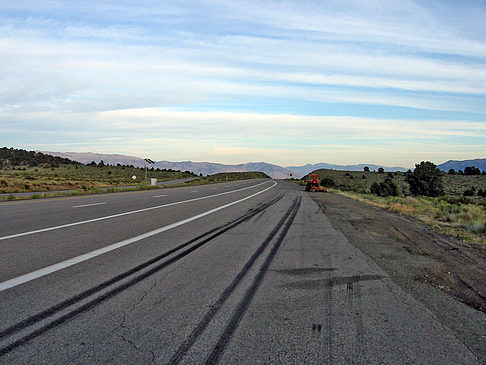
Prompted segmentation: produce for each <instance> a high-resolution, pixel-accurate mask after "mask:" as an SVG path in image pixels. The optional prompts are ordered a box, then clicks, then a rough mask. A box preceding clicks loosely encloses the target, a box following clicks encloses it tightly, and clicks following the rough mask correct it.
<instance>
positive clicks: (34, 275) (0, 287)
mask: <svg viewBox="0 0 486 365" xmlns="http://www.w3.org/2000/svg"><path fill="white" fill-rule="evenodd" d="M259 185H261V184H259ZM275 185H277V183H276V182H275V181H273V185H272V186H270V187H268V188H265V189H263V190H262V191H259V192H257V193H254V194H252V195H249V196H247V197H246V198H243V199H239V200H236V201H234V202H231V203H228V204H225V205H222V206H220V207H217V208H214V209H211V210H208V211H206V212H204V213H200V214H197V215H195V216H192V217H190V218H186V219H183V220H181V221H179V222H176V223H172V224H169V225H168V226H165V227H161V228H158V229H155V230H153V231H150V232H147V233H143V234H141V235H138V236H135V237H132V238H128V239H126V240H123V241H120V242H117V243H114V244H112V245H109V246H106V247H103V248H100V249H98V250H94V251H91V252H88V253H85V254H84V255H80V256H76V257H73V258H71V259H68V260H65V261H62V262H59V263H57V264H54V265H51V266H47V267H44V268H42V269H39V270H36V271H32V272H30V273H28V274H25V275H22V276H19V277H16V278H13V279H10V280H7V281H4V282H2V283H0V292H2V291H4V290H7V289H10V288H13V287H15V286H18V285H21V284H24V283H27V282H29V281H31V280H35V279H38V278H40V277H43V276H46V275H49V274H52V273H53V272H56V271H59V270H62V269H65V268H66V267H69V266H72V265H76V264H79V263H81V262H83V261H86V260H89V259H92V258H93V257H96V256H100V255H103V254H105V253H107V252H110V251H113V250H116V249H118V248H120V247H124V246H127V245H130V244H132V243H134V242H137V241H140V240H143V239H145V238H148V237H151V236H154V235H156V234H159V233H162V232H165V231H168V230H169V229H172V228H176V227H179V226H182V225H183V224H186V223H189V222H192V221H194V220H196V219H199V218H202V217H205V216H207V215H209V214H212V213H215V212H217V211H219V210H221V209H225V208H228V207H231V206H232V205H235V204H238V203H241V202H243V201H245V200H248V199H251V198H253V197H255V196H257V195H260V194H262V193H264V192H265V191H267V190H270V189H272V188H273V187H274V186H275Z"/></svg>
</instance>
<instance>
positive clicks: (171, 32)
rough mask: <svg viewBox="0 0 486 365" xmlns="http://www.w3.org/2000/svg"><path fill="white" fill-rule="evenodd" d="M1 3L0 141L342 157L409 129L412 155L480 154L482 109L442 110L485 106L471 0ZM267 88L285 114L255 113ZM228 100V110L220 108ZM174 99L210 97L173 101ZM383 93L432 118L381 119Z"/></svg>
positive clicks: (482, 60)
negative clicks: (310, 151) (2, 136)
mask: <svg viewBox="0 0 486 365" xmlns="http://www.w3.org/2000/svg"><path fill="white" fill-rule="evenodd" d="M0 7H1V8H2V9H3V10H4V11H3V12H2V13H3V15H2V17H1V18H0V34H1V35H0V53H1V57H0V68H1V69H2V71H3V72H2V73H1V74H0V85H1V86H0V126H1V127H2V131H7V133H8V134H9V140H17V141H18V140H21V139H22V138H23V137H20V136H22V135H23V134H22V132H23V131H27V133H26V134H24V135H39V134H42V135H43V138H46V136H48V134H49V133H52V131H53V130H56V131H59V136H58V137H59V138H61V136H62V138H65V139H66V140H69V141H71V142H66V145H69V143H72V144H73V145H76V146H78V147H79V148H88V147H89V148H93V149H95V148H96V146H100V147H99V148H101V146H102V147H103V148H106V149H107V150H108V149H111V150H112V152H117V150H116V149H117V148H125V150H126V152H127V153H128V152H129V153H130V154H137V153H136V150H137V148H139V150H140V151H142V152H144V154H148V153H149V152H150V151H152V150H153V149H154V148H159V149H161V152H160V153H161V154H162V153H167V154H172V156H174V159H175V158H176V157H175V156H179V157H180V158H182V159H187V158H192V157H194V156H195V157H198V156H208V157H207V159H209V157H214V158H221V157H223V156H224V155H225V154H224V153H222V152H226V153H227V154H228V156H230V155H231V156H233V157H231V158H232V159H237V158H243V156H245V155H247V156H255V158H253V157H252V159H255V160H258V158H256V157H258V155H259V154H261V156H266V157H268V158H271V159H274V160H275V159H278V158H281V157H279V156H286V158H295V159H297V158H302V159H303V158H304V156H305V153H302V154H301V152H300V151H301V149H305V148H306V147H308V148H310V146H316V148H318V149H321V151H325V152H326V154H332V151H333V150H334V151H335V150H336V149H339V150H340V151H341V152H343V153H342V156H345V157H346V158H349V159H351V158H352V156H353V154H354V155H359V153H360V152H358V151H359V150H361V151H363V150H365V151H369V153H371V154H373V153H374V155H373V156H375V157H377V156H379V154H380V153H383V150H381V149H380V147H379V145H378V144H376V143H378V142H376V141H379V143H380V144H385V147H384V148H385V151H386V155H387V156H395V158H397V159H399V158H400V157H399V153H398V151H399V152H400V153H402V154H403V155H404V156H405V155H406V156H412V155H413V154H414V153H415V151H411V150H410V149H408V150H407V148H408V147H410V144H411V143H412V141H415V140H416V139H417V138H418V139H420V141H419V146H420V148H417V151H422V152H424V151H427V149H428V150H429V151H432V150H433V151H437V153H445V152H444V151H445V150H444V146H443V145H441V146H440V148H439V147H438V145H437V144H434V143H444V144H446V143H447V144H453V147H451V148H449V151H451V153H457V154H460V153H461V151H465V152H464V153H466V152H467V153H473V152H472V151H475V152H474V153H479V152H481V151H484V149H481V147H478V145H477V143H476V142H474V143H472V144H471V146H472V147H471V148H472V150H471V149H469V150H468V149H467V147H464V146H465V145H467V144H464V143H463V141H464V140H465V139H466V138H471V139H473V140H474V141H476V140H477V138H483V137H485V136H486V131H485V127H484V126H485V122H486V117H485V118H484V119H483V122H468V121H466V120H465V119H467V117H465V118H464V121H452V122H444V121H442V120H440V119H441V116H443V115H446V114H447V113H449V112H455V115H458V114H459V113H460V112H464V113H467V114H468V115H469V114H470V113H475V115H474V116H473V117H471V118H475V119H476V120H481V115H486V67H485V65H486V36H485V34H486V26H485V25H484V22H483V21H482V20H483V19H484V17H486V13H485V12H484V8H482V7H481V6H479V5H477V6H474V8H473V7H472V6H471V8H469V7H467V6H463V7H458V8H456V7H455V5H451V4H449V3H442V2H440V1H433V2H427V3H424V2H415V1H398V0H395V1H390V2H382V1H367V2H361V1H357V0H355V1H337V0H336V1H326V2H322V1H306V2H291V1H285V2H275V1H265V2H250V1H194V2H190V3H187V2H185V3H180V2H178V1H167V2H164V4H159V3H156V2H141V3H140V2H137V3H132V2H124V1H120V2H103V1H101V2H100V1H93V2H87V3H86V2H83V3H82V4H81V3H77V2H47V3H46V2H42V4H40V3H38V2H32V1H28V0H26V1H25V2H22V3H18V2H11V1H5V2H3V3H2V5H1V6H0ZM84 8H90V9H91V10H92V11H91V12H90V13H86V12H84V13H83V12H81V11H80V10H83V9H84ZM13 9H15V11H13ZM457 13H460V14H461V15H463V16H465V17H468V19H470V20H473V21H463V20H460V19H458V17H457V16H456V14H457ZM19 14H20V15H19ZM482 15H484V16H482ZM464 19H465V18H464ZM483 30H484V31H483ZM248 100H250V101H248ZM255 100H262V101H261V104H258V102H255ZM268 100H271V103H272V104H273V105H272V106H273V107H275V106H276V107H275V108H274V109H273V110H278V109H279V108H280V109H281V110H286V114H282V113H278V112H272V113H270V112H269V111H266V110H265V102H267V101H268ZM240 101H241V102H240ZM292 101H293V102H295V103H296V104H298V103H301V102H302V103H306V104H305V105H308V108H309V112H310V113H312V112H313V110H312V109H313V108H315V109H316V110H318V111H320V112H321V113H322V114H324V115H321V116H314V117H311V116H303V115H300V114H302V109H301V108H300V109H299V108H296V109H295V110H294V112H293V114H295V115H291V114H292V111H290V112H287V111H288V110H291V109H292V107H291V104H292ZM245 103H250V104H251V105H249V106H248V109H247V110H249V111H245ZM232 104H236V105H240V106H237V107H234V108H238V109H239V111H240V112H239V113H235V112H233V113H232V112H224V108H230V107H231V105H232ZM333 104H335V105H340V108H341V109H343V108H344V107H346V108H349V112H348V110H346V112H345V114H348V115H349V116H346V117H332V116H327V115H326V109H325V108H324V107H321V106H322V105H333ZM188 105H192V106H194V105H196V106H197V108H198V109H199V110H217V108H216V107H215V105H220V106H221V108H222V109H221V111H220V112H210V111H208V112H189V111H184V109H187V108H188ZM228 105H229V106H228ZM356 105H359V106H363V105H365V106H370V108H369V109H368V110H371V111H370V112H369V113H368V114H369V115H371V116H370V117H369V118H363V117H357V116H356V115H359V112H358V111H356V110H359V109H358V108H356V110H354V108H353V106H356ZM371 106H372V107H371ZM390 106H394V107H404V108H415V109H419V110H426V111H428V112H429V114H428V115H429V117H428V118H433V116H435V115H436V116H437V118H436V119H437V120H436V121H420V120H415V119H414V118H411V117H409V115H407V111H406V110H405V109H404V112H403V117H402V118H400V120H397V119H392V118H387V119H385V118H383V115H386V112H387V111H388V110H390V108H388V109H387V107H390ZM255 110H257V112H254V111H255ZM373 110H376V112H374V114H375V115H374V116H373V115H372V114H373ZM399 110H401V109H399ZM315 113H317V112H315ZM327 114H332V113H331V112H330V113H327ZM341 114H342V112H341ZM352 115H355V116H352ZM395 115H396V114H395ZM431 116H432V117H431ZM458 119H460V118H458ZM83 129H86V131H85V132H83V131H82V130H83ZM88 129H89V130H90V131H89V132H88V131H87V130H88ZM36 130H37V131H36ZM36 133H37V134H36ZM147 135H150V138H152V139H149V138H148V137H147ZM161 136H163V137H161ZM83 138H84V139H83ZM157 138H163V140H161V141H159V142H157ZM228 141H231V143H229V142H228ZM373 141H374V142H375V144H373ZM424 141H427V142H424ZM25 143H28V141H27V140H25ZM50 143H51V144H52V145H59V143H61V144H62V142H59V141H57V140H55V138H54V137H52V141H51V142H50ZM137 144H138V145H137ZM161 145H163V147H160V146H161ZM402 145H403V146H407V147H404V148H403V149H400V147H399V146H402ZM137 146H138V147H137ZM149 146H150V151H149V150H147V149H148V148H149ZM182 146H184V148H183V149H181V150H179V148H178V147H182ZM326 146H327V147H326ZM456 146H461V147H457V148H456ZM99 148H98V149H99ZM394 148H396V150H394ZM125 150H124V151H125ZM285 151H293V153H286V152H285ZM373 151H374V152H373ZM393 151H397V152H396V153H394V152H393ZM119 152H122V151H119ZM184 153H185V154H186V157H184V156H183V154H184ZM323 153H324V152H323ZM361 153H362V152H361ZM191 156H192V157H191ZM297 156H299V157H297ZM326 156H327V155H326ZM335 156H336V155H335ZM227 158H228V159H229V158H230V157H227ZM261 159H263V158H260V160H261ZM234 162H237V161H234ZM289 163H290V162H289Z"/></svg>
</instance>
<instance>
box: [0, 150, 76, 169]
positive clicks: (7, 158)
mask: <svg viewBox="0 0 486 365" xmlns="http://www.w3.org/2000/svg"><path fill="white" fill-rule="evenodd" d="M61 164H79V163H78V162H75V161H72V160H70V159H68V158H64V157H58V156H53V155H51V154H44V153H42V152H36V151H26V150H22V149H16V148H7V147H3V148H0V167H3V166H29V167H35V166H40V165H49V167H58V166H59V165H61Z"/></svg>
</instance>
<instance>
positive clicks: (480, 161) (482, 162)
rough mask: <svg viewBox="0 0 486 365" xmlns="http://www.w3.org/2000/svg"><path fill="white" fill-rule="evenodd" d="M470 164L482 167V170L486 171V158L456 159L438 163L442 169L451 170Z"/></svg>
mask: <svg viewBox="0 0 486 365" xmlns="http://www.w3.org/2000/svg"><path fill="white" fill-rule="evenodd" d="M468 166H474V167H477V168H478V169H480V170H481V171H486V158H477V159H474V160H464V161H455V160H449V161H447V162H444V163H443V164H440V165H438V166H437V167H438V168H439V169H441V170H442V171H446V172H447V171H449V170H450V169H454V170H455V171H459V170H462V171H464V169H465V168H466V167H468Z"/></svg>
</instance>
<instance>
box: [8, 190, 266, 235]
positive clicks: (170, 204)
mask: <svg viewBox="0 0 486 365" xmlns="http://www.w3.org/2000/svg"><path fill="white" fill-rule="evenodd" d="M269 182H270V181H264V182H262V183H260V184H256V185H252V186H248V187H246V188H241V189H236V190H230V191H225V192H224V193H218V194H213V195H206V196H201V197H199V198H192V199H187V200H181V201H179V202H174V203H168V204H163V205H157V206H155V207H149V208H143V209H137V210H131V211H128V212H123V213H118V214H113V215H107V216H104V217H99V218H93V219H88V220H85V221H80V222H74V223H68V224H63V225H60V226H54V227H48V228H42V229H36V230H35V231H28V232H22V233H16V234H12V235H9V236H3V237H0V241H2V240H7V239H10V238H17V237H22V236H27V235H30V234H35V233H41V232H47V231H53V230H56V229H62V228H67V227H72V226H78V225H80V224H86V223H92V222H97V221H102V220H105V219H111V218H117V217H122V216H124V215H130V214H135V213H141V212H147V211H149V210H154V209H160V208H166V207H171V206H173V205H179V204H184V203H190V202H195V201H197V200H203V199H209V198H213V197H215V196H221V195H226V194H232V193H236V192H238V191H243V190H247V189H251V188H255V187H257V186H260V185H263V184H267V183H269Z"/></svg>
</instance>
